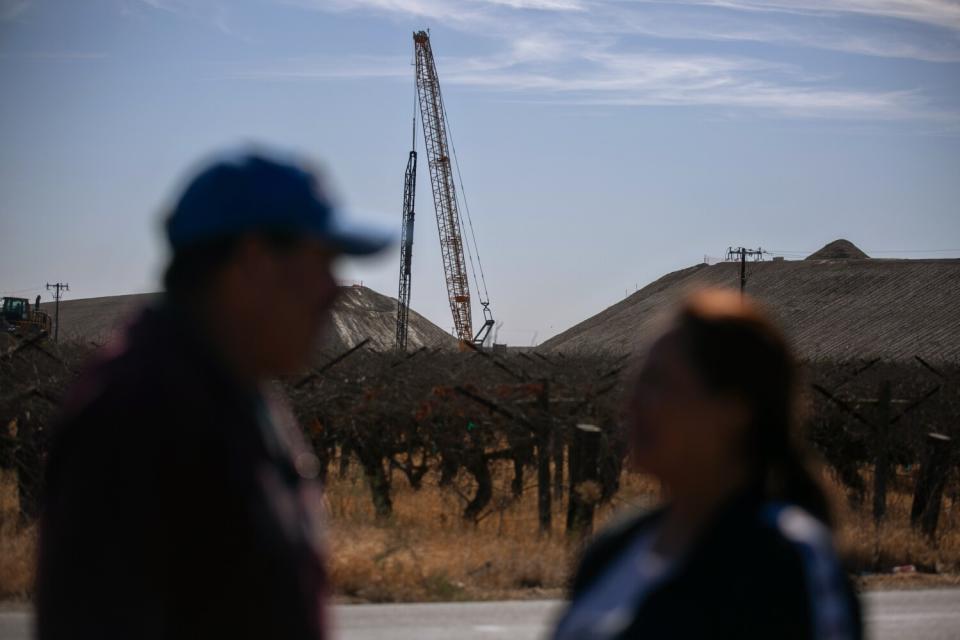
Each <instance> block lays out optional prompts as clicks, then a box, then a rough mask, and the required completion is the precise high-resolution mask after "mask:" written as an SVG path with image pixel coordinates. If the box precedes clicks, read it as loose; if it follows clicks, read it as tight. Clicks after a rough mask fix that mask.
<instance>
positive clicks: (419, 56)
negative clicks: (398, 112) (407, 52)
mask: <svg viewBox="0 0 960 640" xmlns="http://www.w3.org/2000/svg"><path fill="white" fill-rule="evenodd" d="M413 42H414V57H415V59H416V69H417V97H418V99H419V102H420V119H421V121H422V122H423V140H424V146H425V147H426V149H427V164H428V167H429V169H430V183H431V186H432V187H433V206H434V210H435V211H436V214H437V229H438V231H439V233H440V253H441V256H442V258H443V274H444V278H445V280H446V283H447V298H448V299H449V302H450V312H451V314H452V315H453V325H454V330H455V331H456V333H457V337H458V338H460V340H461V342H464V343H473V342H474V340H475V339H474V336H473V319H472V317H471V313H470V285H469V283H468V281H467V266H466V261H465V260H464V255H463V238H462V236H461V233H460V229H461V223H460V212H459V211H458V209H457V192H456V188H455V187H454V182H453V170H452V168H451V166H450V141H449V138H448V137H447V126H446V122H445V118H444V115H445V114H444V109H443V97H442V96H441V95H440V81H439V79H438V78H437V67H436V65H435V64H434V61H433V50H432V49H431V48H430V35H429V34H428V33H427V32H426V31H417V32H416V33H414V34H413Z"/></svg>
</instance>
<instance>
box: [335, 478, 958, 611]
mask: <svg viewBox="0 0 960 640" xmlns="http://www.w3.org/2000/svg"><path fill="white" fill-rule="evenodd" d="M494 477H495V479H496V482H495V490H494V496H495V498H494V506H493V507H492V508H490V509H488V512H487V514H486V515H485V517H483V519H482V520H481V521H480V522H479V523H478V524H477V525H476V526H473V525H468V524H465V523H463V521H462V520H461V519H460V517H459V513H460V511H461V510H462V508H463V505H464V504H465V498H463V497H461V496H462V495H463V496H465V495H468V494H469V492H470V491H471V490H472V486H471V484H470V482H469V481H468V480H467V478H466V477H460V478H458V483H460V484H459V485H458V486H456V487H455V488H454V489H453V490H450V489H445V490H444V489H438V488H436V486H435V483H433V482H431V480H433V479H432V478H429V477H428V478H426V479H425V482H424V488H423V489H421V490H420V491H414V490H412V489H411V488H410V487H409V486H408V485H407V484H406V483H405V482H404V481H403V479H402V477H401V476H400V475H399V474H398V475H396V476H395V477H394V488H395V490H394V495H393V498H394V517H393V519H392V520H391V521H389V522H387V523H379V524H378V523H377V522H376V521H375V518H374V514H373V508H372V506H371V503H370V497H369V493H368V491H367V488H366V486H365V484H364V481H363V479H362V477H361V475H360V472H359V470H358V469H356V468H352V467H351V469H350V470H349V472H348V473H347V474H346V476H345V477H344V478H342V479H338V478H335V477H332V478H331V481H330V482H329V484H328V487H327V500H328V508H329V512H330V559H329V566H330V570H331V575H332V579H333V583H334V588H335V590H336V592H337V593H338V594H340V595H341V596H344V597H346V598H348V599H359V600H370V601H378V602H382V601H420V600H455V599H494V598H503V597H543V596H556V595H559V594H561V593H562V589H563V587H564V585H565V584H566V580H567V578H568V576H569V574H570V571H571V570H572V568H573V565H574V563H575V562H576V556H577V551H578V547H577V545H576V544H570V543H569V541H568V540H567V539H566V537H565V535H564V533H563V525H564V522H565V512H562V511H561V510H560V509H559V508H556V509H555V510H554V513H553V531H552V533H551V535H550V536H549V537H541V536H539V535H538V530H537V517H536V514H537V508H536V490H535V485H534V486H532V487H531V486H528V489H529V490H528V491H525V492H524V495H523V497H522V498H521V499H519V500H517V501H512V500H510V499H509V495H510V494H509V478H510V474H509V471H508V469H507V468H506V466H505V465H504V466H503V467H501V468H498V469H497V470H496V472H495V474H494ZM824 481H825V484H826V485H827V486H828V489H829V491H830V492H831V493H832V494H833V497H834V502H836V504H837V509H836V510H837V515H838V521H839V527H838V531H837V541H838V545H839V547H840V549H841V553H842V554H843V556H844V558H845V560H846V561H847V562H848V563H849V566H850V567H851V569H852V570H854V571H856V572H858V573H862V574H866V573H874V572H879V573H880V574H882V576H883V577H873V576H871V577H869V578H867V579H865V581H864V584H865V586H867V587H869V588H874V587H878V588H884V587H895V588H903V587H909V586H914V585H915V586H935V585H938V584H951V585H956V584H957V583H958V582H960V580H958V579H957V574H958V573H960V526H958V525H960V502H958V501H955V500H952V499H950V498H949V497H947V498H946V499H945V500H944V503H945V504H944V510H943V512H942V513H941V521H940V529H939V530H940V535H939V536H938V538H937V540H936V542H931V541H929V540H927V539H926V538H925V537H924V536H923V535H922V534H920V533H918V532H916V531H914V530H913V529H912V528H911V527H910V525H909V513H910V503H911V500H912V494H911V491H910V487H912V484H913V481H912V478H909V477H900V478H899V479H898V481H897V482H894V484H893V486H892V487H891V491H890V493H889V495H888V517H887V518H886V520H885V521H884V523H883V524H882V525H881V526H880V527H879V528H875V527H874V526H873V520H872V517H871V515H870V511H869V508H864V509H858V510H855V509H852V508H851V507H850V506H849V505H848V503H847V500H846V495H845V493H844V490H843V488H842V487H841V486H840V485H839V484H837V483H836V482H835V481H834V480H833V479H832V477H831V476H830V475H829V474H826V475H825V476H824ZM659 495H660V489H659V485H658V483H656V482H655V481H652V480H651V479H649V478H645V477H642V476H638V475H634V474H624V476H623V479H622V486H621V490H620V492H619V493H618V495H617V496H616V497H615V499H614V501H613V503H612V504H611V505H607V506H604V507H602V508H601V509H600V510H599V511H598V514H597V528H600V527H602V526H603V522H604V521H606V520H608V519H609V518H611V517H615V516H616V514H617V513H618V512H620V511H621V510H624V509H635V508H646V507H650V506H653V505H655V504H656V503H657V502H658V500H659ZM865 504H867V505H869V504H870V496H869V494H868V495H867V499H866V501H865ZM911 564H912V565H915V566H916V568H917V570H918V571H919V572H920V573H917V574H901V575H896V576H893V575H890V574H889V572H890V571H891V570H892V568H893V567H895V566H900V565H911ZM931 572H936V573H939V574H947V575H945V576H940V577H937V578H931V577H930V576H929V573H931Z"/></svg>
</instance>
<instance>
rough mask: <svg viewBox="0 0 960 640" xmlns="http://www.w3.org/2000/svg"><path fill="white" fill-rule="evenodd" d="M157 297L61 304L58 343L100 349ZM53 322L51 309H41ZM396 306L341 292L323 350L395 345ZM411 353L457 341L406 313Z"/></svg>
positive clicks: (366, 293) (364, 292)
mask: <svg viewBox="0 0 960 640" xmlns="http://www.w3.org/2000/svg"><path fill="white" fill-rule="evenodd" d="M160 296H161V294H159V293H139V294H132V295H125V296H108V297H103V298H85V299H81V300H64V301H62V302H61V303H60V340H61V341H66V340H79V341H83V342H95V343H98V344H100V343H104V342H106V341H107V340H109V339H110V337H111V336H112V335H113V334H115V333H116V332H117V331H119V330H121V329H122V328H123V326H124V325H125V324H126V322H127V321H129V320H130V318H131V317H132V316H133V315H134V314H136V312H137V311H139V310H140V309H142V308H144V307H145V306H147V305H149V304H153V303H156V302H158V301H159V299H160ZM40 306H41V308H42V309H44V310H45V311H47V313H49V314H50V315H51V316H53V314H54V305H53V303H52V302H47V303H44V304H41V305H40ZM396 317H397V300H396V299H395V298H391V297H389V296H385V295H383V294H380V293H377V292H376V291H374V290H373V289H369V288H367V287H362V286H348V287H341V292H340V297H339V299H338V300H337V303H336V305H335V306H334V309H333V318H332V322H331V323H330V325H329V326H328V327H327V330H326V333H325V338H324V341H323V343H322V344H321V350H322V351H323V352H325V353H327V354H336V353H340V352H342V351H345V350H346V349H349V348H350V347H352V346H354V345H355V344H357V343H359V342H360V341H361V340H363V339H364V338H369V339H370V347H371V348H373V349H376V350H378V351H382V350H387V349H392V348H393V345H394V342H395V332H396ZM409 326H410V329H409V334H408V338H407V345H408V348H409V349H416V348H419V347H423V346H426V347H449V348H454V347H456V339H455V338H453V337H452V336H451V335H450V334H448V333H447V332H446V331H444V330H443V329H441V328H440V327H438V326H437V325H435V324H433V323H432V322H430V321H429V320H427V319H426V318H424V317H423V316H421V315H420V314H419V313H417V312H416V311H413V310H412V309H411V310H410V325H409Z"/></svg>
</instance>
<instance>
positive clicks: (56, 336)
mask: <svg viewBox="0 0 960 640" xmlns="http://www.w3.org/2000/svg"><path fill="white" fill-rule="evenodd" d="M47 291H53V299H54V300H56V306H55V307H54V323H55V324H54V328H53V341H54V342H60V298H62V297H63V292H64V291H70V285H69V284H66V283H63V282H58V283H56V284H50V283H49V282H48V283H47Z"/></svg>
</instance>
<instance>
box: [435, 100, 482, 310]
mask: <svg viewBox="0 0 960 640" xmlns="http://www.w3.org/2000/svg"><path fill="white" fill-rule="evenodd" d="M440 109H442V110H443V119H444V120H445V121H446V125H447V139H448V140H449V141H450V150H451V151H452V152H453V164H454V166H455V167H456V169H457V180H458V181H459V182H460V199H461V200H462V201H463V210H464V211H465V212H466V214H467V223H468V224H469V226H470V235H469V236H467V234H466V229H465V228H464V225H463V220H460V221H459V222H460V227H461V234H462V235H463V236H465V237H467V240H468V241H467V242H465V243H464V244H465V245H466V247H467V256H468V257H469V259H470V269H471V270H472V271H473V281H474V282H476V283H477V284H478V285H481V284H482V285H483V297H481V298H480V304H482V305H483V306H484V307H487V306H489V305H490V292H489V291H487V278H486V275H485V274H484V273H483V263H482V262H481V261H480V248H479V247H478V246H477V235H476V233H475V232H474V230H473V218H472V217H471V216H470V205H469V204H467V192H466V190H465V189H464V188H463V176H462V175H461V174H460V160H459V159H458V158H457V147H456V146H455V145H454V144H453V132H452V131H451V130H450V117H449V116H448V115H447V106H446V105H445V104H444V101H443V95H442V94H441V96H440ZM471 238H472V240H473V252H471V251H470V242H469V241H470V239H471ZM473 253H476V254H477V265H479V266H480V279H479V280H477V269H476V267H474V264H473ZM477 293H480V292H479V291H478V292H477Z"/></svg>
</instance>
